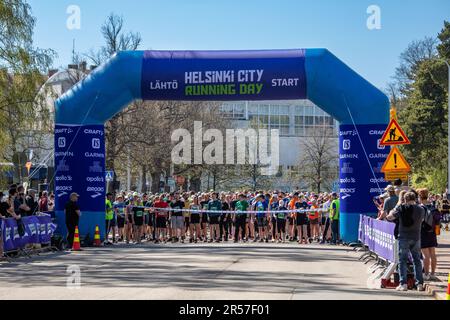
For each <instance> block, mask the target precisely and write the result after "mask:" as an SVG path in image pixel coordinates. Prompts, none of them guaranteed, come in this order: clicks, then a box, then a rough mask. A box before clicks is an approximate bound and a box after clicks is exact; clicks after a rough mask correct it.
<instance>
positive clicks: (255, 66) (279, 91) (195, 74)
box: [141, 49, 306, 101]
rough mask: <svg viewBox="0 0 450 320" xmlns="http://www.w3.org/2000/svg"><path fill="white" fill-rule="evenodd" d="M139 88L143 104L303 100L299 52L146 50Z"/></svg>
mask: <svg viewBox="0 0 450 320" xmlns="http://www.w3.org/2000/svg"><path fill="white" fill-rule="evenodd" d="M141 87H142V88H141V89H142V99H144V100H185V101H189V100H190V101H226V100H286V99H305V98H306V72H305V50H301V49H300V50H287V51H286V50H283V51H276V50H275V51H272V50H270V51H269V50H267V51H232V52H230V51H227V52H222V51H205V52H184V51H183V52H181V51H178V52H177V51H175V52H173V51H172V52H167V51H146V52H145V53H144V58H143V64H142V81H141Z"/></svg>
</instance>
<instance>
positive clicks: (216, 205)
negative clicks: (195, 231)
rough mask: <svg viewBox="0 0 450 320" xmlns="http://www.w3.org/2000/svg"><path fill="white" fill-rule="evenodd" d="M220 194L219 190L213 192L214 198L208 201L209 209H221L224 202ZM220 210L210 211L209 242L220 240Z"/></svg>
mask: <svg viewBox="0 0 450 320" xmlns="http://www.w3.org/2000/svg"><path fill="white" fill-rule="evenodd" d="M218 198H219V194H218V193H217V192H213V193H212V199H211V201H209V203H208V211H221V210H222V203H221V202H220V200H219V199H218ZM219 218H220V213H219V212H217V213H216V212H208V220H209V242H213V241H216V242H220V240H219V236H220V228H219Z"/></svg>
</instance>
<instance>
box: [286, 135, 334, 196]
mask: <svg viewBox="0 0 450 320" xmlns="http://www.w3.org/2000/svg"><path fill="white" fill-rule="evenodd" d="M333 141H334V139H333V138H332V133H331V132H330V131H329V130H327V129H321V128H316V129H314V131H313V134H312V136H311V137H308V138H305V139H303V140H301V141H300V150H302V151H303V152H302V154H301V155H300V159H299V162H298V170H297V172H296V173H295V175H296V176H297V177H298V178H299V179H300V180H302V181H304V182H305V183H307V184H308V187H309V189H310V190H314V191H316V192H318V193H320V192H321V191H323V186H324V185H325V186H327V187H328V188H330V186H331V184H332V182H333V181H334V180H336V179H337V175H336V173H337V170H336V168H337V167H338V164H337V162H336V152H337V150H335V149H336V145H335V144H334V143H333Z"/></svg>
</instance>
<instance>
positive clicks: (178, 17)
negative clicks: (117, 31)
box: [29, 0, 450, 88]
mask: <svg viewBox="0 0 450 320" xmlns="http://www.w3.org/2000/svg"><path fill="white" fill-rule="evenodd" d="M29 3H30V4H31V6H32V9H33V14H34V16H35V17H36V18H37V25H36V29H35V35H34V39H35V45H36V46H39V47H41V48H52V49H54V50H55V51H56V52H57V53H58V55H59V57H58V59H57V60H56V61H55V66H56V67H60V66H64V65H66V64H67V63H69V62H70V59H71V52H72V42H73V39H75V40H76V50H77V51H78V52H81V53H84V52H88V51H89V50H90V49H97V48H98V47H100V46H101V44H102V38H101V34H100V26H101V25H102V23H103V22H104V20H105V18H106V17H107V15H108V14H109V13H111V12H115V13H117V14H120V15H123V17H124V20H125V28H126V30H131V31H138V32H140V33H141V35H142V38H143V44H142V47H141V49H155V50H164V49H174V50H201V49H205V50H208V49H210V50H220V49H224V50H227V49H288V48H315V47H325V48H328V49H329V50H330V51H332V52H333V53H334V54H335V55H337V56H338V57H339V58H341V59H342V60H343V61H344V62H346V63H347V64H348V65H349V66H350V67H352V68H353V69H355V70H356V71H357V72H359V73H360V74H361V75H362V76H363V77H365V78H366V79H367V80H369V81H371V82H372V83H373V84H375V85H376V86H378V87H379V88H385V86H386V84H387V83H388V82H389V81H390V77H391V76H392V75H393V74H394V71H395V68H396V66H397V65H398V62H399V59H398V57H399V55H400V53H401V52H402V51H403V50H404V49H405V48H406V46H407V45H408V43H410V42H411V41H413V40H416V39H421V38H423V37H425V36H436V35H437V33H438V32H439V31H440V30H441V29H442V26H443V21H444V20H448V21H450V1H449V0H407V1H406V0H339V1H338V0H267V1H266V0H57V1H56V0H29ZM371 4H375V5H378V6H379V7H380V8H381V23H382V29H381V30H374V31H370V30H368V29H367V27H366V20H367V18H368V14H367V13H366V10H367V7H368V6H369V5H371ZM69 5H78V6H79V7H80V9H81V29H80V30H69V29H67V28H66V21H67V19H68V16H69V15H68V14H67V13H66V10H67V7H68V6H69Z"/></svg>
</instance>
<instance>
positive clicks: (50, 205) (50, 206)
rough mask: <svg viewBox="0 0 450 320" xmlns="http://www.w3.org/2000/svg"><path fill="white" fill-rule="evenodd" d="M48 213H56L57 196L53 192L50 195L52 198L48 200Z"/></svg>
mask: <svg viewBox="0 0 450 320" xmlns="http://www.w3.org/2000/svg"><path fill="white" fill-rule="evenodd" d="M48 211H49V212H53V211H55V194H54V193H53V192H52V193H51V194H50V197H49V199H48Z"/></svg>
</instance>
